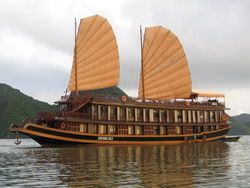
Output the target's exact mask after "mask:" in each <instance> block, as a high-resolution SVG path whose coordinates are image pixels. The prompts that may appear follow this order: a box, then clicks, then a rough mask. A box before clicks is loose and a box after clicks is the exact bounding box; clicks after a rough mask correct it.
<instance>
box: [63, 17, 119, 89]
mask: <svg viewBox="0 0 250 188" xmlns="http://www.w3.org/2000/svg"><path fill="white" fill-rule="evenodd" d="M75 48H76V49H75V54H74V56H75V58H74V61H73V65H72V70H71V76H70V81H69V85H68V88H69V90H70V91H76V90H94V89H101V88H107V87H112V86H116V85H118V82H119V76H120V66H119V55H118V47H117V43H116V38H115V35H114V32H113V30H112V27H111V25H110V24H109V23H108V21H107V20H106V19H105V18H103V17H101V16H99V15H96V16H91V17H87V18H84V19H81V22H80V25H79V29H78V34H77V39H76V44H75ZM75 64H76V65H77V69H76V68H75ZM76 70H77V71H76ZM75 71H76V73H75Z"/></svg>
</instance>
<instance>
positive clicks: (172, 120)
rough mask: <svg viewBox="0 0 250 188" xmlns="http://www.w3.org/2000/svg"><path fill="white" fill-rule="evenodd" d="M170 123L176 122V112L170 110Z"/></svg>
mask: <svg viewBox="0 0 250 188" xmlns="http://www.w3.org/2000/svg"><path fill="white" fill-rule="evenodd" d="M169 122H170V123H173V122H174V110H169Z"/></svg>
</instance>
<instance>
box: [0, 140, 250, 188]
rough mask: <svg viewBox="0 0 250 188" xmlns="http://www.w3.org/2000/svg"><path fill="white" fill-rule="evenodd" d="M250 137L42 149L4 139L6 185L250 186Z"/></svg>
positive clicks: (1, 182)
mask: <svg viewBox="0 0 250 188" xmlns="http://www.w3.org/2000/svg"><path fill="white" fill-rule="evenodd" d="M249 143H250V137H247V136H246V137H243V138H242V139H241V141H240V142H236V143H220V142H215V143H204V144H179V145H169V146H167V145H155V146H95V145H93V146H86V147H71V148H41V147H39V146H38V145H37V144H36V143H34V142H33V141H32V140H25V141H24V143H23V145H22V146H21V147H19V146H18V147H15V146H13V140H0V187H126V188H127V187H163V188H165V187H250V176H249V174H250V157H249V155H248V150H249V149H250V144H249Z"/></svg>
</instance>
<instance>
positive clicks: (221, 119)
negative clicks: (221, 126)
mask: <svg viewBox="0 0 250 188" xmlns="http://www.w3.org/2000/svg"><path fill="white" fill-rule="evenodd" d="M223 115H224V112H223V111H220V122H223Z"/></svg>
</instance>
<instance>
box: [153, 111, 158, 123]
mask: <svg viewBox="0 0 250 188" xmlns="http://www.w3.org/2000/svg"><path fill="white" fill-rule="evenodd" d="M153 120H154V122H158V121H159V110H157V109H153Z"/></svg>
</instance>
